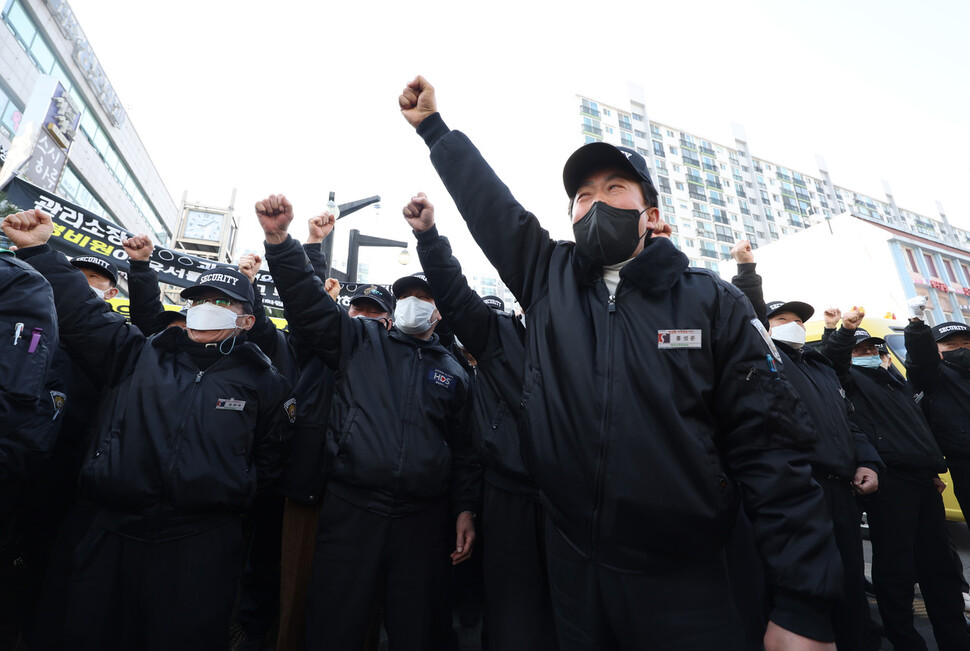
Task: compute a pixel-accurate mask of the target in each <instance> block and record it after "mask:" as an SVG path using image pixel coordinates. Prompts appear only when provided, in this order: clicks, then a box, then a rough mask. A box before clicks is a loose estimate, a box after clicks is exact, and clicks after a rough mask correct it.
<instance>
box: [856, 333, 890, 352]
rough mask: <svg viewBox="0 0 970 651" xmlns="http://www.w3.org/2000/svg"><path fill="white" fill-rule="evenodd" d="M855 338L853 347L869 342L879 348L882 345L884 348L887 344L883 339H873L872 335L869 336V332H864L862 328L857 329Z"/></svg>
mask: <svg viewBox="0 0 970 651" xmlns="http://www.w3.org/2000/svg"><path fill="white" fill-rule="evenodd" d="M853 336H854V337H855V342H854V343H853V346H858V345H859V344H864V343H866V342H867V341H871V342H872V343H873V344H875V345H876V347H877V348H878V347H879V346H880V345H883V346H884V345H885V344H886V340H885V339H882V338H880V337H873V336H872V335H871V334H869V331H868V330H863V329H862V328H856V329H855V334H854V335H853Z"/></svg>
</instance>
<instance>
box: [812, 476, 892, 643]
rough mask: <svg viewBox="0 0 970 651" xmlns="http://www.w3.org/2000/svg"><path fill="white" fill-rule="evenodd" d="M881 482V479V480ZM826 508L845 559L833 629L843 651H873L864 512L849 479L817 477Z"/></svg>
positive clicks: (833, 617) (838, 545) (833, 618)
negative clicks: (840, 593)
mask: <svg viewBox="0 0 970 651" xmlns="http://www.w3.org/2000/svg"><path fill="white" fill-rule="evenodd" d="M880 480H881V477H880ZM815 481H817V482H818V484H819V485H820V486H821V487H822V494H823V495H824V497H825V506H826V507H827V508H828V511H829V515H831V516H832V532H833V534H834V535H835V546H836V547H837V548H838V550H839V556H840V557H841V558H842V570H843V572H844V574H845V588H844V592H843V594H842V598H841V599H840V600H839V601H838V603H836V604H835V606H834V607H833V609H832V628H833V630H834V632H835V645H836V647H837V648H838V649H839V651H864V650H865V649H870V648H872V643H873V642H874V640H869V636H870V635H871V633H870V630H871V627H870V619H869V599H868V598H867V597H866V561H865V556H864V555H863V551H862V530H861V529H860V520H861V511H860V510H859V504H858V502H857V501H856V497H855V493H854V492H853V491H852V487H851V486H850V485H849V482H848V480H845V479H829V478H826V477H820V476H816V477H815Z"/></svg>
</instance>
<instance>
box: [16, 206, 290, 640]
mask: <svg viewBox="0 0 970 651" xmlns="http://www.w3.org/2000/svg"><path fill="white" fill-rule="evenodd" d="M5 223H6V224H9V226H10V227H9V228H5V232H7V234H8V236H9V237H10V238H11V240H13V241H14V242H15V243H16V244H17V246H18V252H17V255H18V257H21V258H22V259H25V260H26V261H28V262H29V264H31V265H32V266H33V267H34V268H35V269H37V270H38V271H40V272H41V273H42V274H43V275H44V276H45V277H46V278H47V279H48V281H49V282H50V283H51V286H52V287H53V289H54V299H55V303H56V306H57V314H58V325H59V327H60V331H61V334H62V341H63V343H64V345H65V347H66V348H67V349H68V350H70V351H71V353H72V355H74V356H75V357H76V358H77V359H78V360H79V361H80V363H81V365H82V366H83V367H84V368H85V369H86V370H87V371H88V372H90V373H91V374H92V375H94V376H95V377H96V378H97V379H98V380H99V381H101V382H102V383H103V384H104V386H106V387H107V390H108V395H107V396H106V398H105V402H104V404H103V405H102V408H101V410H100V413H99V416H98V419H97V423H96V427H95V437H94V445H93V446H92V449H91V450H90V453H89V454H88V455H87V456H86V459H85V461H84V464H83V466H82V469H81V479H80V488H79V493H80V499H81V500H82V502H83V503H82V504H81V505H80V506H79V509H78V515H77V518H78V519H79V520H82V521H85V522H87V525H88V526H87V527H86V528H85V529H83V534H82V535H81V536H80V537H79V539H77V540H67V541H64V545H65V547H66V554H65V556H66V558H67V559H68V564H69V566H70V567H71V581H70V582H69V585H68V586H66V593H65V594H64V595H63V597H64V598H65V600H66V606H65V608H66V613H59V615H60V617H61V619H59V620H57V621H53V620H49V623H50V624H51V628H52V630H53V629H55V628H57V629H59V626H55V625H57V624H60V623H61V622H63V625H64V628H65V637H66V639H64V640H45V641H42V642H38V645H37V646H38V648H60V647H61V646H66V647H69V648H72V649H135V648H137V649H174V648H179V649H200V650H201V649H213V648H219V647H220V646H221V647H225V646H226V645H227V644H228V628H229V617H230V613H231V611H232V605H233V600H234V597H235V593H236V579H237V577H238V572H239V564H240V560H241V551H242V550H241V529H240V520H239V515H240V513H241V512H242V511H243V510H244V509H245V508H246V507H247V506H248V505H249V504H250V503H251V501H252V499H253V496H254V495H255V493H256V489H257V482H258V483H259V485H261V486H266V485H268V484H269V483H271V482H272V480H273V479H274V478H275V477H276V475H277V474H278V473H279V469H280V468H281V466H282V461H283V458H284V456H285V451H286V448H285V444H286V441H287V436H286V432H287V431H288V427H289V422H290V420H289V418H290V417H291V416H292V413H293V411H294V410H295V404H294V403H293V401H291V400H287V398H288V396H289V387H288V386H287V384H286V382H285V381H284V380H283V379H282V378H281V377H280V376H279V374H278V373H277V372H276V370H275V369H273V367H272V365H271V364H270V362H269V360H268V359H267V358H266V356H265V355H263V354H262V353H261V352H260V351H259V349H258V348H256V347H255V346H254V345H252V344H251V343H248V342H246V341H245V336H244V333H245V331H246V330H248V329H249V328H251V327H252V323H253V317H252V316H251V314H249V312H250V311H251V310H252V307H251V306H252V300H253V297H252V289H251V286H250V285H249V283H248V282H247V281H246V278H245V276H243V275H242V274H239V273H238V272H236V271H234V270H218V271H215V272H211V273H209V274H206V275H203V276H202V277H200V279H199V282H198V284H197V285H195V286H193V287H190V288H188V289H186V290H184V291H183V293H182V294H183V297H184V298H187V299H189V300H190V301H191V303H192V307H191V308H190V310H189V312H188V317H187V320H188V329H187V330H184V331H183V330H181V329H178V328H171V329H168V330H166V331H164V332H163V333H160V334H159V335H156V336H154V337H151V338H149V339H147V340H146V338H145V337H144V335H142V334H141V332H140V331H139V330H138V329H137V328H134V327H132V326H130V325H128V324H127V323H126V322H125V320H124V318H123V317H121V316H120V315H118V314H116V313H113V312H111V311H110V309H109V308H108V306H107V305H106V304H105V303H104V301H102V300H101V299H99V298H98V297H96V296H94V295H93V294H92V293H91V292H90V290H88V289H87V288H86V283H85V281H84V278H83V276H82V275H81V274H80V273H78V272H77V271H76V270H75V269H74V268H73V267H72V266H71V265H70V264H69V263H68V262H67V260H66V258H64V256H63V255H61V254H59V253H55V252H53V251H51V250H50V248H49V247H48V246H47V240H48V239H49V238H50V236H51V233H52V230H53V224H52V221H51V218H50V216H49V215H46V214H44V213H43V212H41V211H39V210H29V211H26V212H22V213H17V214H16V215H12V216H9V217H7V218H6V222H5ZM56 596H61V595H56ZM54 616H57V615H52V617H54ZM48 633H49V632H48V631H38V634H39V635H41V634H44V635H46V634H48Z"/></svg>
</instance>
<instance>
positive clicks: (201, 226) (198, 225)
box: [182, 210, 223, 242]
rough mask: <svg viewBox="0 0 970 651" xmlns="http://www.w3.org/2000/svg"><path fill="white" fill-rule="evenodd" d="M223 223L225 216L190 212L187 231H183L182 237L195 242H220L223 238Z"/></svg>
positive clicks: (187, 219)
mask: <svg viewBox="0 0 970 651" xmlns="http://www.w3.org/2000/svg"><path fill="white" fill-rule="evenodd" d="M222 221H223V215H220V214H217V213H211V212H199V211H198V210H190V211H189V212H188V214H187V215H186V216H185V230H183V231H182V236H183V237H188V238H191V239H193V240H208V241H210V242H218V241H219V239H220V238H221V237H222Z"/></svg>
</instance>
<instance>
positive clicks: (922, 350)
mask: <svg viewBox="0 0 970 651" xmlns="http://www.w3.org/2000/svg"><path fill="white" fill-rule="evenodd" d="M903 337H904V338H905V340H906V377H907V379H908V380H909V382H910V384H912V386H913V389H914V390H915V391H917V392H919V393H922V394H923V397H922V399H921V400H920V403H919V406H920V407H922V408H923V414H924V415H925V416H926V420H928V421H929V423H930V429H931V430H933V435H934V436H935V437H936V442H937V444H939V446H940V449H941V450H942V451H943V454H944V455H945V456H946V458H947V459H970V369H965V368H960V367H959V366H955V365H953V364H950V363H949V362H944V361H943V360H942V359H941V358H940V353H939V348H938V347H937V345H936V341H934V340H933V331H932V330H931V329H930V327H929V326H928V325H926V324H925V323H922V322H919V323H915V322H910V323H909V325H907V326H906V329H905V330H904V331H903ZM919 393H918V394H919ZM918 394H917V395H918Z"/></svg>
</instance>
